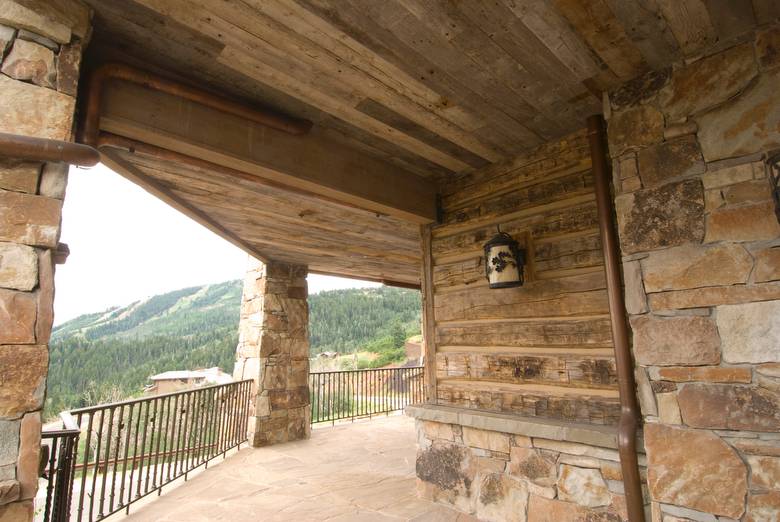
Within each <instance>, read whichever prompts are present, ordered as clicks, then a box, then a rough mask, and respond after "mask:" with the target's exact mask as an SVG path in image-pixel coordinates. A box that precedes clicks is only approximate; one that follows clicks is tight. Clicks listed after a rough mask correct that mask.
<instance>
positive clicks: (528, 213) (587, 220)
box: [433, 191, 598, 264]
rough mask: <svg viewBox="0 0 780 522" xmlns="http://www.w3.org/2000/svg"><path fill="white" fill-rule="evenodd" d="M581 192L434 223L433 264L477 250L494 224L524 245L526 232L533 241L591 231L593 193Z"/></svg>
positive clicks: (594, 220) (493, 230) (594, 221)
mask: <svg viewBox="0 0 780 522" xmlns="http://www.w3.org/2000/svg"><path fill="white" fill-rule="evenodd" d="M584 192H585V193H584V194H582V195H580V196H576V197H573V198H569V199H564V200H560V201H557V202H553V203H547V204H544V205H539V206H531V207H528V208H526V209H522V210H519V211H514V212H511V213H507V214H504V215H502V216H497V217H493V218H489V219H479V220H477V219H472V220H470V221H466V222H464V223H459V224H457V225H444V226H438V227H436V228H435V229H434V230H433V237H434V239H433V254H434V258H435V259H436V263H437V264H446V263H451V262H455V261H459V260H466V259H469V258H471V257H473V255H476V254H477V253H478V252H480V251H481V249H482V246H483V245H484V244H485V242H486V241H487V240H488V239H490V238H491V237H492V236H493V234H495V233H496V225H500V226H501V230H503V231H504V232H507V233H509V234H510V235H512V236H513V237H515V239H516V240H517V241H518V242H520V243H521V245H520V246H521V248H522V247H526V248H527V247H528V246H529V245H528V243H529V239H528V238H526V234H527V232H529V231H530V233H531V238H532V240H533V241H537V240H539V239H540V238H545V237H549V236H556V235H564V234H571V233H574V232H580V231H586V230H587V231H592V230H593V228H594V227H596V226H598V215H597V212H596V205H595V204H594V203H593V199H594V197H593V195H592V194H590V193H588V192H589V191H584Z"/></svg>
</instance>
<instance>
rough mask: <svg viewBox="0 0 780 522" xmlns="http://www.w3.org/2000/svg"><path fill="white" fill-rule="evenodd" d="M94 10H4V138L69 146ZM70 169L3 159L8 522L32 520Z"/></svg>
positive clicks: (0, 20)
mask: <svg viewBox="0 0 780 522" xmlns="http://www.w3.org/2000/svg"><path fill="white" fill-rule="evenodd" d="M90 18H91V12H90V10H89V9H88V8H87V7H86V6H84V5H83V4H81V3H80V2H78V1H76V0H46V1H43V0H41V1H37V0H27V1H16V0H1V1H0V132H4V133H11V134H23V135H27V136H34V137H40V138H51V139H57V140H70V139H71V138H72V127H73V112H74V108H75V103H76V99H75V96H76V88H77V85H78V79H79V65H80V61H81V54H82V48H83V47H84V46H85V45H86V41H87V39H88V36H89V27H90ZM67 175H68V167H67V165H63V164H55V163H47V164H43V163H37V162H29V161H22V160H19V159H16V158H5V157H0V520H2V521H6V520H14V521H18V520H31V519H32V516H33V504H32V499H33V498H34V497H35V494H36V491H37V488H38V460H39V452H40V436H41V410H42V408H43V404H44V399H45V391H46V373H47V368H48V342H49V336H50V333H51V326H52V321H53V309H52V306H53V300H54V262H53V252H54V249H56V247H57V242H58V240H59V235H60V218H61V211H62V200H63V198H64V196H65V186H66V184H67Z"/></svg>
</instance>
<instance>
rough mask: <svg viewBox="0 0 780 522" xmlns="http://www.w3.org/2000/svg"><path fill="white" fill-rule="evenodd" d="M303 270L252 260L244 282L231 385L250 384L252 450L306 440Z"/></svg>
mask: <svg viewBox="0 0 780 522" xmlns="http://www.w3.org/2000/svg"><path fill="white" fill-rule="evenodd" d="M306 272H307V269H306V267H305V266H299V265H290V264H286V263H276V262H274V263H270V264H263V263H260V262H258V261H255V260H252V261H251V263H250V268H249V270H248V271H247V274H246V277H245V279H244V295H243V299H242V303H241V322H240V325H239V339H238V348H237V349H236V366H235V369H234V371H233V376H234V378H236V379H254V381H255V383H254V386H253V392H254V393H253V402H252V406H251V410H250V411H251V414H250V418H249V441H250V443H251V444H252V446H254V447H260V446H267V445H270V444H275V443H279V442H288V441H293V440H299V439H305V438H308V437H309V435H310V434H311V424H310V421H311V411H310V409H309V386H308V377H309V307H308V304H307V301H306V297H307V293H308V292H307V287H306Z"/></svg>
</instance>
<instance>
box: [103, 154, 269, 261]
mask: <svg viewBox="0 0 780 522" xmlns="http://www.w3.org/2000/svg"><path fill="white" fill-rule="evenodd" d="M98 150H99V151H100V162H101V163H103V164H104V165H105V166H107V167H108V168H110V169H111V170H113V171H114V172H116V173H117V174H120V175H121V176H123V177H125V178H127V179H128V180H130V181H132V182H133V183H135V184H136V185H138V186H139V187H141V188H142V189H144V190H145V191H147V192H148V193H149V194H151V195H152V196H154V197H156V198H158V199H160V200H161V201H163V202H164V203H167V204H168V205H170V206H171V207H173V208H175V209H176V210H178V211H179V212H181V213H182V214H184V215H185V216H187V217H188V218H190V219H192V220H193V221H195V222H196V223H198V224H200V225H203V226H204V227H206V228H207V229H209V230H210V231H212V232H214V233H215V234H217V235H218V236H220V237H221V238H223V239H224V240H225V241H228V242H230V243H232V244H233V245H235V246H237V247H238V248H240V249H241V250H243V251H244V252H246V253H247V254H249V255H250V256H252V257H254V258H256V259H258V260H260V261H262V262H263V263H268V262H269V261H270V258H269V257H268V256H266V255H265V254H263V253H262V252H259V251H258V250H257V249H256V248H254V247H253V246H252V245H250V244H249V243H247V242H246V241H243V240H242V239H241V238H239V237H238V236H236V235H235V234H233V233H232V232H231V231H230V230H228V229H226V228H225V227H223V226H222V225H220V224H219V223H217V222H216V221H214V220H213V219H211V218H210V217H209V216H207V215H206V214H205V213H203V212H201V211H200V210H198V209H196V208H194V207H192V206H190V205H189V204H188V203H186V202H185V201H184V200H182V199H181V198H178V197H176V196H175V195H173V194H171V193H170V191H168V190H167V189H166V188H165V187H163V186H162V185H161V184H159V183H157V182H155V181H154V180H152V179H150V178H149V177H148V176H146V175H145V174H144V173H143V172H141V171H140V170H139V169H138V168H136V167H135V166H134V165H133V164H132V163H129V162H127V161H125V160H124V159H122V158H121V157H120V156H119V154H117V152H116V151H114V150H112V149H111V148H110V147H101V148H100V149H98Z"/></svg>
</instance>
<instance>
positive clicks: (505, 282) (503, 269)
mask: <svg viewBox="0 0 780 522" xmlns="http://www.w3.org/2000/svg"><path fill="white" fill-rule="evenodd" d="M524 264H525V250H522V249H521V248H520V246H519V245H518V243H517V241H515V240H514V239H512V236H510V235H509V234H507V233H506V232H501V228H500V227H499V228H498V233H497V234H496V235H495V236H493V238H492V239H491V240H490V241H488V242H487V243H485V276H486V277H487V280H488V283H490V288H513V287H515V286H523V265H524Z"/></svg>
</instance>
